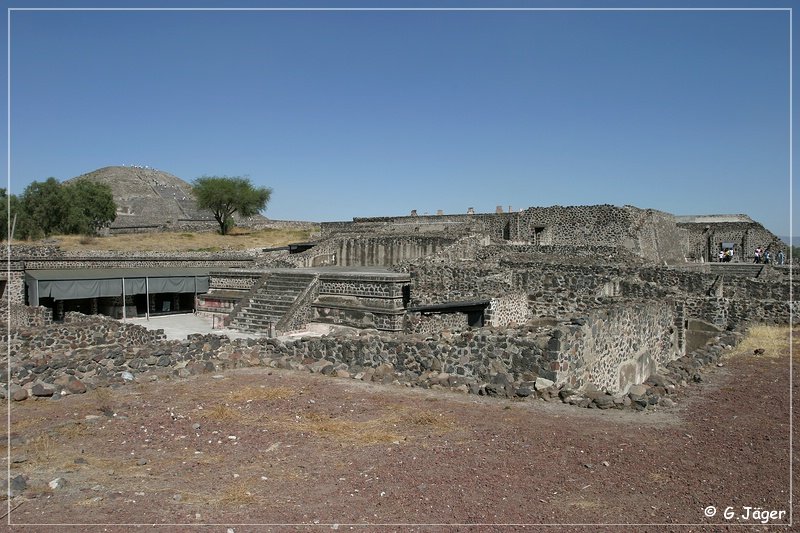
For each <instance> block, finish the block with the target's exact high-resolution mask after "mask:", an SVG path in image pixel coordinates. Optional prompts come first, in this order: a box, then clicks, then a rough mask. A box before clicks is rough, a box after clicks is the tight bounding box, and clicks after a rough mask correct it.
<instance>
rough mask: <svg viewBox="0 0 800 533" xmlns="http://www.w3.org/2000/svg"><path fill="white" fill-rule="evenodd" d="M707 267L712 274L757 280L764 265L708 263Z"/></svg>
mask: <svg viewBox="0 0 800 533" xmlns="http://www.w3.org/2000/svg"><path fill="white" fill-rule="evenodd" d="M708 267H709V270H710V271H711V273H712V274H724V275H726V276H738V277H743V278H757V277H758V276H759V275H760V274H761V271H762V270H763V269H764V267H765V265H761V264H758V263H708Z"/></svg>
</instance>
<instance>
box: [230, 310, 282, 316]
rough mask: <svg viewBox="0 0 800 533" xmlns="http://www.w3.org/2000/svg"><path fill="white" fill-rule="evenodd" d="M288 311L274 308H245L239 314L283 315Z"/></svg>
mask: <svg viewBox="0 0 800 533" xmlns="http://www.w3.org/2000/svg"><path fill="white" fill-rule="evenodd" d="M285 314H286V313H284V312H281V311H273V310H272V309H243V310H242V313H241V315H239V316H250V317H282V316H283V315H285Z"/></svg>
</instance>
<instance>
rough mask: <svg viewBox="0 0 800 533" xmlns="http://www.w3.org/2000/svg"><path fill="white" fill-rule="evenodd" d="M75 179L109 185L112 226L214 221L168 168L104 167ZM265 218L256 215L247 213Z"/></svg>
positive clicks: (189, 188)
mask: <svg viewBox="0 0 800 533" xmlns="http://www.w3.org/2000/svg"><path fill="white" fill-rule="evenodd" d="M76 180H91V181H94V182H97V183H104V184H106V185H108V186H109V187H111V192H112V193H113V195H114V202H115V203H116V204H117V219H116V220H115V221H114V223H113V224H111V229H112V230H113V229H115V228H125V227H132V226H151V225H170V224H174V223H176V222H177V221H193V222H202V221H206V222H207V223H208V224H209V227H216V224H217V222H216V221H215V220H214V216H213V215H212V213H211V211H208V210H206V209H199V208H198V207H197V202H196V200H195V197H194V193H193V192H192V186H191V185H190V184H189V183H187V182H185V181H184V180H182V179H180V178H179V177H177V176H174V175H172V174H170V173H168V172H164V171H162V170H156V169H152V168H144V167H137V166H130V167H126V166H113V167H103V168H100V169H97V170H94V171H92V172H89V173H87V174H82V175H80V176H77V177H75V178H72V179H70V180H67V183H70V182H73V181H76ZM254 218H258V219H263V220H264V221H266V218H264V217H261V216H260V215H256V216H255V217H249V220H252V219H254Z"/></svg>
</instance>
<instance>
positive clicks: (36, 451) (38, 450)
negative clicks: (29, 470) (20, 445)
mask: <svg viewBox="0 0 800 533" xmlns="http://www.w3.org/2000/svg"><path fill="white" fill-rule="evenodd" d="M26 448H27V450H28V453H29V454H30V456H31V457H32V458H34V459H37V460H42V461H50V460H52V459H55V458H56V457H57V456H58V455H59V454H58V453H57V452H58V445H57V444H56V441H55V440H54V439H53V437H51V436H50V435H48V434H46V433H45V434H44V435H39V436H38V437H36V438H35V439H33V440H32V441H30V442H29V443H28V444H27V447H26Z"/></svg>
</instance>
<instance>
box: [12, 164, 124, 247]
mask: <svg viewBox="0 0 800 533" xmlns="http://www.w3.org/2000/svg"><path fill="white" fill-rule="evenodd" d="M0 197H2V199H3V200H4V202H3V215H4V221H3V224H2V229H3V238H8V236H9V232H10V229H11V228H9V227H8V224H7V222H6V221H7V220H9V219H10V220H11V224H12V226H13V225H14V222H13V220H14V218H15V217H16V226H14V236H13V237H14V238H21V239H39V238H42V237H48V236H50V235H57V234H85V235H96V234H97V233H98V232H99V231H100V229H102V228H103V227H105V226H108V225H109V224H110V223H111V222H113V221H114V219H116V216H117V206H116V204H115V203H114V195H113V194H112V192H111V188H110V187H109V186H108V185H105V184H101V183H95V182H92V181H89V180H79V181H76V182H74V183H70V184H62V183H59V181H58V180H56V179H55V178H48V179H47V180H45V181H43V182H38V181H34V182H33V183H31V184H30V185H28V187H26V188H25V191H24V192H23V193H22V195H21V196H20V197H16V196H13V195H12V196H10V197H9V196H8V195H7V194H6V192H5V191H3V194H2V195H0ZM9 209H10V215H9Z"/></svg>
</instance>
